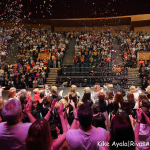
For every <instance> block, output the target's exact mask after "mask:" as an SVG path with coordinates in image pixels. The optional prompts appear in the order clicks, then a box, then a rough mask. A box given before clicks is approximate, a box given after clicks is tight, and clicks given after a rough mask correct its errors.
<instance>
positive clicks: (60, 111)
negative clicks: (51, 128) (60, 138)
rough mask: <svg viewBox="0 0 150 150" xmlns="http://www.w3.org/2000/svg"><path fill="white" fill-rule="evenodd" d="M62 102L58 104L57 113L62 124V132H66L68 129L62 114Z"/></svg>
mask: <svg viewBox="0 0 150 150" xmlns="http://www.w3.org/2000/svg"><path fill="white" fill-rule="evenodd" d="M63 107H64V105H63V103H61V104H60V107H59V109H58V111H57V112H58V115H59V117H60V120H61V124H62V129H63V133H65V132H67V131H68V129H67V125H66V122H65V119H64V116H63Z"/></svg>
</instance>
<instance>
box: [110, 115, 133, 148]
mask: <svg viewBox="0 0 150 150" xmlns="http://www.w3.org/2000/svg"><path fill="white" fill-rule="evenodd" d="M128 141H132V142H134V141H135V137H134V131H133V128H132V125H131V122H130V119H129V116H128V115H127V114H123V115H117V116H115V117H114V118H113V119H112V121H111V131H110V140H109V144H110V150H116V149H118V150H127V149H128V150H135V146H130V147H127V146H128V145H127V146H123V145H122V146H119V147H118V148H117V147H116V145H114V144H113V143H114V142H115V143H123V142H128Z"/></svg>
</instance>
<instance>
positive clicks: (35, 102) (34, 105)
mask: <svg viewBox="0 0 150 150" xmlns="http://www.w3.org/2000/svg"><path fill="white" fill-rule="evenodd" d="M36 107H37V100H36V99H33V100H32V108H33V109H35V108H36Z"/></svg>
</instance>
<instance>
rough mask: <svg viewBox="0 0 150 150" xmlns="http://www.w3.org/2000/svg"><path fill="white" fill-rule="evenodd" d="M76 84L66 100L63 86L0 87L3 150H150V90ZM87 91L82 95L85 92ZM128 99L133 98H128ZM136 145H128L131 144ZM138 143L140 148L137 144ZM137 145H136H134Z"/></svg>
mask: <svg viewBox="0 0 150 150" xmlns="http://www.w3.org/2000/svg"><path fill="white" fill-rule="evenodd" d="M76 90H77V87H76V86H75V85H72V86H71V87H70V92H69V93H68V95H64V96H62V93H63V92H62V91H60V93H58V90H57V87H56V86H52V87H51V88H50V89H49V86H48V85H44V89H41V90H39V89H37V88H36V89H34V90H33V93H34V96H33V97H31V92H29V91H28V92H27V91H26V90H25V89H22V90H20V91H19V92H18V93H16V88H14V87H12V88H10V90H9V91H8V101H7V100H5V99H3V95H2V91H3V88H0V121H1V123H0V129H1V130H0V143H1V144H0V149H2V150H4V149H7V150H8V149H15V150H25V149H26V150H52V149H54V150H57V149H68V150H69V149H74V150H78V149H81V150H82V149H87V150H92V149H94V150H99V149H101V150H107V149H110V150H116V149H118V150H122V149H123V150H126V149H129V150H145V149H147V150H148V149H149V148H150V145H149V140H150V119H149V117H150V112H149V107H150V103H149V98H150V86H148V87H147V93H145V94H144V93H140V91H138V89H136V88H135V87H134V86H131V87H130V91H129V92H128V93H125V92H124V91H123V89H122V88H120V87H117V86H116V87H115V86H114V87H110V89H108V90H107V91H106V94H104V89H100V86H99V85H95V86H94V88H93V92H92V90H91V88H90V87H85V88H84V94H83V96H81V95H80V93H79V92H77V91H76ZM80 92H81V91H80ZM125 96H127V98H125ZM128 142H130V144H123V143H128ZM135 142H136V144H135ZM131 143H132V144H131Z"/></svg>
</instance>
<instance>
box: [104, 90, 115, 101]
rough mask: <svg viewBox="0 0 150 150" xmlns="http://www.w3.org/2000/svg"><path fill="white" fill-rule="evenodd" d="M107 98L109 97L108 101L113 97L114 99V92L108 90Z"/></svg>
mask: <svg viewBox="0 0 150 150" xmlns="http://www.w3.org/2000/svg"><path fill="white" fill-rule="evenodd" d="M106 96H107V98H108V99H112V97H113V92H112V91H111V90H108V91H107V92H106Z"/></svg>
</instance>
